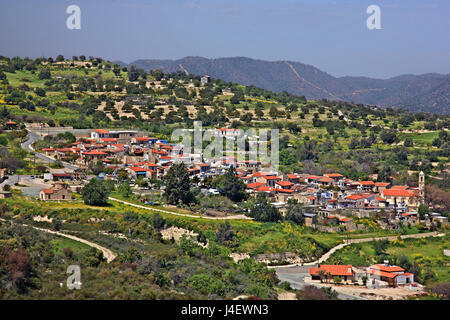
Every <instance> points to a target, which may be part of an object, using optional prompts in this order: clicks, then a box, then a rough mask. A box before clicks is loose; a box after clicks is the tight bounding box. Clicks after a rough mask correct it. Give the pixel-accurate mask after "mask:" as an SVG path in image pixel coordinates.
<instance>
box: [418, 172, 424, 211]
mask: <svg viewBox="0 0 450 320" xmlns="http://www.w3.org/2000/svg"><path fill="white" fill-rule="evenodd" d="M419 200H420V203H421V204H424V203H425V174H424V173H423V171H420V173H419Z"/></svg>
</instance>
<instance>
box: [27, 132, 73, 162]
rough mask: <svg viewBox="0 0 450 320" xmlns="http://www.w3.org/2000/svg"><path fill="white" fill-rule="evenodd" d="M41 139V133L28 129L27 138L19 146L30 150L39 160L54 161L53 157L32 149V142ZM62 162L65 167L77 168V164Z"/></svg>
mask: <svg viewBox="0 0 450 320" xmlns="http://www.w3.org/2000/svg"><path fill="white" fill-rule="evenodd" d="M42 139H43V137H42V136H41V135H39V134H37V133H36V132H34V131H32V130H30V129H28V139H27V140H26V141H24V142H22V143H21V145H20V146H21V147H22V149H25V150H27V151H30V152H32V153H34V154H35V155H36V157H37V158H39V159H41V160H43V161H45V162H48V163H53V162H55V159H53V158H50V157H47V156H46V155H44V154H42V153H39V152H37V151H36V150H34V148H33V146H32V144H33V143H35V142H36V141H38V140H42ZM62 164H63V166H64V167H65V168H67V169H71V170H77V169H79V168H78V167H77V166H74V165H71V164H69V163H67V162H64V161H63V162H62Z"/></svg>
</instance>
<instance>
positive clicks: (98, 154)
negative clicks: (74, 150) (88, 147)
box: [83, 150, 107, 156]
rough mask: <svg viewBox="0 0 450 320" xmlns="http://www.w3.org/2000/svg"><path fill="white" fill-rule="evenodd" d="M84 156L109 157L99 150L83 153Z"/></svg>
mask: <svg viewBox="0 0 450 320" xmlns="http://www.w3.org/2000/svg"><path fill="white" fill-rule="evenodd" d="M83 154H84V155H89V156H104V155H107V153H106V152H103V151H98V150H92V151H87V152H83Z"/></svg>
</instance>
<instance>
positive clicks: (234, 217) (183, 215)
mask: <svg viewBox="0 0 450 320" xmlns="http://www.w3.org/2000/svg"><path fill="white" fill-rule="evenodd" d="M108 199H109V200H111V201H117V202H119V203H122V204H125V205H129V206H132V207H136V208H139V209H145V210H149V211H156V212H162V213H168V214H173V215H175V216H180V217H189V218H197V219H209V220H232V219H239V220H242V219H245V220H252V218H249V217H247V216H244V215H242V214H241V215H233V216H226V217H205V216H195V215H192V214H187V213H177V212H173V211H168V210H163V209H156V208H150V207H146V206H142V205H139V204H134V203H131V202H127V201H123V200H119V199H116V198H112V197H109V198H108Z"/></svg>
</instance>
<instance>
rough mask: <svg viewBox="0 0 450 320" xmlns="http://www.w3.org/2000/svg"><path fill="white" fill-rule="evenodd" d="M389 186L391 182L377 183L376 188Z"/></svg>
mask: <svg viewBox="0 0 450 320" xmlns="http://www.w3.org/2000/svg"><path fill="white" fill-rule="evenodd" d="M389 184H390V183H389V182H376V183H375V187H387V186H388V185H389Z"/></svg>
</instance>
